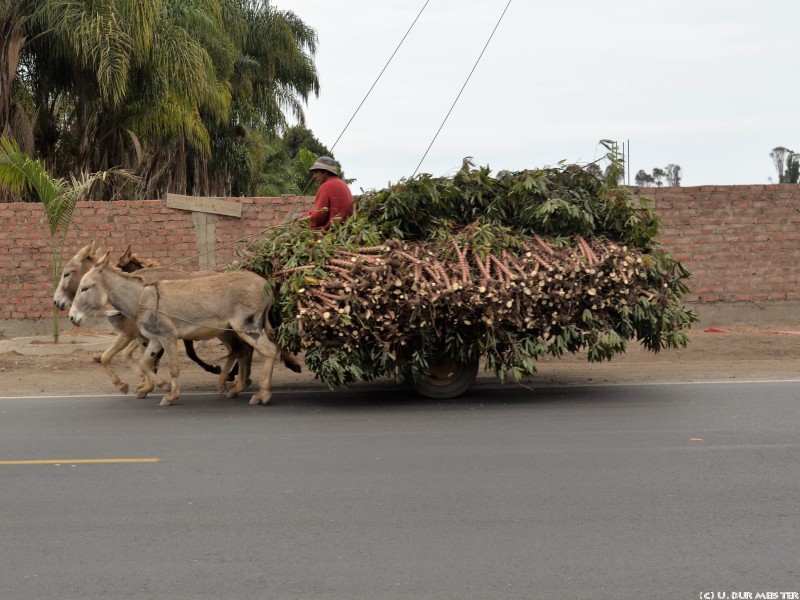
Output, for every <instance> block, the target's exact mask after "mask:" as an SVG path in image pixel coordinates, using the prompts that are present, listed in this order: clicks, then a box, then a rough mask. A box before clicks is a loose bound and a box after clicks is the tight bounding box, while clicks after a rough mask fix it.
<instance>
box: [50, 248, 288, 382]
mask: <svg viewBox="0 0 800 600" xmlns="http://www.w3.org/2000/svg"><path fill="white" fill-rule="evenodd" d="M128 249H130V246H129V247H128ZM95 252H96V249H95V242H94V241H92V242H91V243H90V244H87V245H86V246H84V247H83V248H81V250H79V251H78V253H77V254H75V256H73V257H72V258H71V259H70V260H69V261H68V262H67V263H66V264H65V265H64V269H63V271H62V273H61V279H60V281H59V285H58V288H56V291H55V294H54V296H53V302H54V303H55V305H56V306H57V307H58V308H59V309H60V310H64V309H66V308H68V307H69V306H70V305H71V304H72V301H73V300H74V298H75V295H76V293H77V291H78V286H79V284H80V280H81V278H82V277H83V275H84V274H85V273H87V272H88V271H89V270H90V269H92V267H94V266H95V264H96V263H97V262H98V260H99V258H98V257H97V256H96V255H95ZM126 255H127V256H126ZM120 261H121V262H124V263H125V264H128V263H130V262H131V256H130V255H129V253H128V251H126V254H123V256H122V257H121V258H120ZM147 271H148V272H149V275H148V278H149V279H152V280H156V279H158V278H164V277H166V276H169V277H172V278H181V277H197V276H204V275H208V274H210V273H211V272H199V273H182V272H176V271H168V270H165V269H147ZM106 316H107V317H108V320H109V322H110V324H111V326H112V327H113V329H114V330H115V331H116V332H117V336H116V337H115V338H114V341H113V342H112V344H111V346H109V347H108V348H107V349H106V350H105V352H103V354H102V355H101V356H100V364H101V365H102V366H103V369H104V370H105V371H106V373H107V374H108V376H109V378H110V379H111V382H112V383H113V384H114V386H115V387H116V388H117V389H118V390H120V391H121V392H122V393H123V394H127V393H128V384H127V383H124V382H123V381H122V380H121V379H120V378H119V376H118V375H117V373H116V372H115V371H114V369H113V368H112V367H111V359H112V358H114V356H116V355H117V354H118V353H119V352H121V351H123V350H124V351H125V358H126V359H130V355H131V353H132V352H133V351H134V350H135V349H136V347H138V346H139V343H140V338H141V334H140V333H139V328H138V327H137V326H136V323H135V321H134V320H133V319H130V318H128V317H126V316H125V315H123V314H121V313H120V312H119V311H116V310H110V311H107V312H106ZM224 337H225V339H223V340H222V341H223V343H225V342H228V344H226V345H227V347H228V349H229V351H231V352H233V353H234V354H236V356H237V358H241V360H242V361H247V362H249V360H250V358H251V357H252V349H251V348H250V347H249V346H247V345H246V344H243V343H241V342H240V341H239V340H238V339H237V338H236V337H235V336H234V335H232V334H226V335H225V336H224ZM187 354H188V355H189V357H190V358H192V360H195V362H197V363H198V364H199V365H200V366H201V367H203V368H204V369H206V370H207V371H209V372H212V373H215V374H219V373H220V372H221V369H220V368H219V367H218V366H212V365H208V364H206V363H204V362H203V361H200V359H199V358H197V355H196V354H195V353H194V348H192V350H191V352H190V351H189V350H188V348H187ZM295 364H296V363H295ZM287 366H288V363H287ZM290 368H292V366H290ZM298 368H299V366H298ZM246 377H247V375H245V378H242V379H241V381H239V382H237V384H236V385H234V387H233V388H232V391H234V390H238V391H243V390H244V389H245V387H246V385H247V379H246ZM140 387H141V386H140ZM234 393H237V392H235V391H234Z"/></svg>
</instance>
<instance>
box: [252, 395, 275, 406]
mask: <svg viewBox="0 0 800 600" xmlns="http://www.w3.org/2000/svg"><path fill="white" fill-rule="evenodd" d="M270 398H272V394H271V393H269V392H267V393H266V394H264V395H263V396H262V395H261V393H258V394H253V397H252V398H250V404H267V403H269V399H270Z"/></svg>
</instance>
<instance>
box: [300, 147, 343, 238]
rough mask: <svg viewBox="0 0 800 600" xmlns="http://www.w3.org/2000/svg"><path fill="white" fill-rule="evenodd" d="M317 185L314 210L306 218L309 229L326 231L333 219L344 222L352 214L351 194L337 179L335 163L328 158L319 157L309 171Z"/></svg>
mask: <svg viewBox="0 0 800 600" xmlns="http://www.w3.org/2000/svg"><path fill="white" fill-rule="evenodd" d="M309 171H311V172H312V173H313V174H314V178H315V179H316V180H317V183H318V184H319V189H318V190H317V196H316V198H314V208H312V209H311V212H309V213H308V215H307V217H308V218H309V220H310V222H311V229H328V228H329V227H330V226H331V221H332V220H333V219H336V218H339V219H341V220H342V221H344V220H346V219H347V218H348V217H349V216H350V215H352V214H353V194H351V193H350V188H349V187H347V184H346V183H345V182H344V181H342V180H341V179H340V178H339V169H338V167H337V166H336V161H335V160H333V159H332V158H331V157H330V156H320V157H319V158H318V159H317V162H315V163H314V164H313V165H312V166H311V168H310V169H309Z"/></svg>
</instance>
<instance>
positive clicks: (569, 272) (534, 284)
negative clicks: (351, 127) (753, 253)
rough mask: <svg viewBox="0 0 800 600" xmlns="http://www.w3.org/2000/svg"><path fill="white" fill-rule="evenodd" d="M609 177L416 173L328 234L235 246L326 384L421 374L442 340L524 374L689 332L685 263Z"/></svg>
mask: <svg viewBox="0 0 800 600" xmlns="http://www.w3.org/2000/svg"><path fill="white" fill-rule="evenodd" d="M611 158H612V167H613V157H611ZM617 181H618V177H617V176H616V175H615V174H614V172H613V168H612V170H611V172H610V173H609V174H608V176H607V177H605V178H604V179H603V180H599V179H598V178H597V177H596V176H595V175H594V174H592V173H586V172H585V171H584V170H582V169H581V168H580V167H577V166H575V165H565V166H562V167H560V168H550V169H533V170H525V171H520V172H514V173H512V172H501V173H499V174H498V175H497V176H496V177H493V176H492V175H491V174H490V171H489V169H488V168H478V169H469V168H465V169H463V170H462V171H460V172H459V173H457V174H456V175H455V176H454V177H452V178H433V177H431V176H430V175H420V176H419V177H415V178H411V179H408V180H402V181H401V182H399V183H398V184H396V185H392V186H390V187H388V188H386V189H384V190H380V191H376V192H371V193H368V194H365V195H363V196H361V197H359V198H358V199H357V210H356V213H355V215H354V216H353V217H351V218H350V219H349V220H347V221H346V222H344V223H340V224H338V225H335V226H334V227H332V228H331V230H329V231H328V232H319V231H312V230H310V229H309V228H308V226H307V224H304V223H303V222H294V223H289V224H286V225H283V226H280V227H277V228H275V229H273V230H271V231H270V232H268V233H267V235H265V237H264V238H263V239H261V240H260V241H259V242H258V243H256V244H254V245H252V246H251V247H250V248H248V249H247V250H246V251H244V252H243V253H242V256H241V258H242V261H243V265H244V267H245V268H248V269H250V270H253V271H255V272H258V273H260V274H262V275H265V276H266V277H268V278H269V279H270V280H271V281H273V282H274V286H275V289H274V292H275V297H276V302H275V305H274V307H273V314H272V319H273V321H274V322H275V323H277V324H278V326H277V335H278V340H279V342H280V343H281V344H282V345H284V346H285V347H287V348H288V349H290V350H292V351H295V352H297V351H301V350H304V351H305V352H306V362H307V364H308V366H309V368H310V369H311V370H312V371H313V372H314V373H315V374H316V375H317V377H319V378H320V379H321V380H323V381H325V382H327V383H328V384H329V385H331V386H338V385H344V384H347V383H349V382H352V381H359V380H367V379H372V378H374V377H379V376H394V377H397V378H406V377H419V376H420V375H421V374H422V373H424V372H425V370H426V369H427V366H428V364H429V363H430V361H432V360H433V359H434V358H435V357H436V356H437V355H438V354H439V353H441V352H445V353H446V354H448V355H450V356H452V357H454V358H456V359H459V360H462V361H464V362H467V361H469V360H470V359H473V358H475V357H479V356H480V357H484V358H485V359H486V364H487V367H488V368H490V369H493V370H494V371H495V373H496V374H497V375H498V377H500V378H501V379H506V378H509V377H510V378H512V379H519V378H521V377H525V376H528V375H531V374H533V373H534V372H535V371H536V361H537V360H538V359H540V358H542V357H544V356H560V355H562V354H564V353H574V352H579V351H585V352H586V353H587V357H588V359H589V360H591V361H600V360H609V359H611V358H612V357H613V356H614V355H615V354H618V353H621V352H624V351H625V348H626V344H627V342H628V341H630V340H634V339H636V340H639V341H640V342H641V343H642V344H643V345H644V347H646V348H647V349H648V350H651V351H654V352H657V351H659V350H660V349H662V348H675V347H682V346H685V344H686V343H687V336H686V333H685V332H686V329H688V328H689V327H690V325H691V323H692V322H694V321H695V320H696V317H695V316H694V315H693V314H692V313H691V312H689V311H686V310H685V309H684V307H683V306H682V305H681V297H682V295H683V294H684V293H685V292H686V290H687V288H686V279H687V278H688V276H689V274H688V272H687V271H686V270H685V269H684V268H683V267H682V265H680V263H679V262H677V261H675V260H674V259H673V258H672V257H671V256H669V255H668V254H667V253H665V252H664V251H663V250H662V249H661V248H660V247H659V245H658V243H657V241H656V236H657V235H658V219H657V217H656V215H655V214H654V213H653V211H652V210H651V208H650V207H649V206H648V205H647V204H645V203H644V201H642V200H641V199H639V198H638V197H635V196H633V195H632V194H631V193H630V192H629V190H628V189H627V188H625V187H622V186H619V185H618V184H617ZM585 240H588V242H587V241H585ZM537 253H538V254H537ZM412 254H413V256H411V255H412ZM414 256H416V257H417V258H416V259H415V258H414ZM404 257H405V258H404ZM415 261H416V262H415ZM484 263H485V265H484ZM492 265H494V266H492ZM343 267H347V268H343ZM423 269H427V273H429V275H425V272H423ZM487 269H488V271H489V272H487ZM512 271H513V272H512ZM504 273H505V275H504ZM439 274H443V275H441V277H442V278H445V279H449V281H450V283H447V284H443V283H442V281H443V280H442V279H441V278H440V275H439ZM448 274H449V278H448ZM437 284H438V287H437ZM326 290H327V291H326ZM398 295H399V296H398ZM315 307H316V308H315Z"/></svg>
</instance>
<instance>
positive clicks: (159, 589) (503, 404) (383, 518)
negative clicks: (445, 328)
mask: <svg viewBox="0 0 800 600" xmlns="http://www.w3.org/2000/svg"><path fill="white" fill-rule="evenodd" d="M798 389H800V382H796V381H795V382H775V383H763V382H761V383H735V384H661V385H628V386H588V387H570V388H559V387H541V388H532V389H526V388H522V387H510V386H506V387H504V388H502V389H489V388H486V389H474V390H471V391H470V392H469V393H468V395H466V396H465V397H462V398H460V399H457V400H450V401H433V400H424V399H420V398H417V397H415V396H413V395H410V394H409V393H408V392H404V391H399V390H390V389H387V390H378V391H374V390H373V391H351V392H308V391H303V392H285V393H276V394H275V396H274V398H273V401H274V404H273V405H270V406H267V407H260V406H257V407H251V406H249V405H247V404H246V400H245V401H243V400H227V399H220V398H218V397H217V396H213V395H207V396H201V395H186V396H184V397H182V398H181V399H180V401H179V404H178V405H177V406H174V407H169V408H159V407H158V406H156V402H157V400H158V398H157V397H156V398H150V399H148V400H134V399H131V398H120V397H119V396H108V397H105V396H102V397H101V396H98V397H90V398H59V399H54V398H27V399H7V398H6V399H0V461H5V464H0V511H1V512H0V519H1V520H0V540H2V542H1V545H0V588H1V589H0V597H2V598H8V599H10V600H27V599H32V598H37V599H39V598H41V599H44V598H47V599H59V600H67V599H73V598H74V599H77V598H80V599H82V600H85V599H94V598H112V599H123V598H136V599H143V598H158V599H159V600H166V599H192V600H195V599H206V598H208V599H210V598H214V599H221V598H231V599H237V600H242V599H250V598H264V599H269V600H274V599H306V598H308V599H311V598H313V599H342V600H345V599H346V600H354V599H362V598H380V599H403V600H407V599H411V598H414V599H416V598H419V599H440V598H441V599H458V600H465V599H475V600H487V599H494V598H503V599H506V598H520V599H539V598H547V599H550V598H559V599H571V600H580V599H583V598H587V599H589V598H591V599H592V600H597V599H606V598H608V599H611V598H614V599H629V598H630V599H634V598H635V599H638V598H658V599H660V598H664V599H667V598H669V599H684V598H686V599H690V598H691V599H697V598H702V597H708V596H707V594H708V593H713V594H727V598H729V599H732V598H735V597H736V596H735V595H733V594H738V593H751V594H753V596H752V597H753V598H755V597H756V596H755V594H756V593H776V594H777V593H797V592H800V560H798V554H797V551H798V548H800V503H799V502H798V500H799V499H800V460H798V459H800V437H798V432H799V431H800V399H798ZM78 459H83V460H91V461H94V460H121V459H136V461H134V462H87V463H84V462H80V463H78V462H74V461H77V460H78ZM26 460H42V461H56V463H55V464H54V463H52V462H45V463H44V464H7V463H8V462H10V461H26ZM138 460H141V461H145V460H148V461H149V462H138ZM704 594H706V596H704ZM714 597H719V598H723V597H726V596H714ZM740 597H742V598H744V597H746V596H740ZM764 597H767V596H764ZM774 597H776V598H780V596H774ZM794 597H797V596H794Z"/></svg>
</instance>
